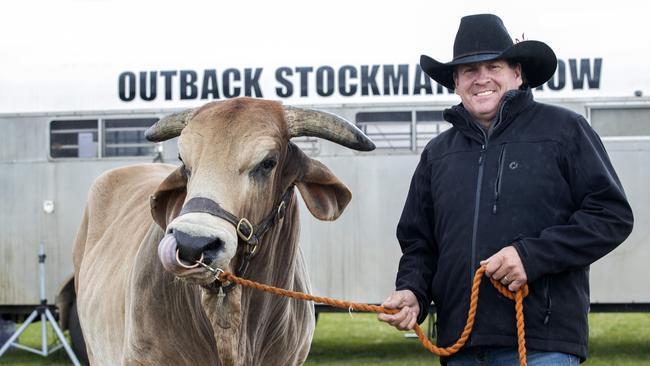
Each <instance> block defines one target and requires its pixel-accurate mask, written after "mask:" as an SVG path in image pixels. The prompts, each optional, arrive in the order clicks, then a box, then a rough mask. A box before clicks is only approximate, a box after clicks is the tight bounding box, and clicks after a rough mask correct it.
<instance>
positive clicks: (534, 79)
mask: <svg viewBox="0 0 650 366" xmlns="http://www.w3.org/2000/svg"><path fill="white" fill-rule="evenodd" d="M496 59H505V60H511V61H514V62H518V63H520V64H521V68H522V71H523V73H524V75H525V76H526V80H527V81H528V85H530V87H531V88H534V87H537V86H539V85H542V84H544V83H545V82H546V81H547V80H548V79H550V78H551V76H553V73H554V72H555V68H556V67H557V58H556V57H555V53H554V52H553V50H552V49H551V48H550V47H549V46H547V45H546V44H545V43H543V42H539V41H522V42H518V43H513V42H512V38H510V35H509V34H508V31H507V30H506V27H505V26H504V25H503V22H502V21H501V19H500V18H499V17H498V16H496V15H492V14H478V15H469V16H466V17H463V18H462V19H461V20H460V26H459V27H458V32H457V33H456V40H455V41H454V59H453V60H452V61H451V62H448V63H446V64H444V63H441V62H438V61H436V60H434V59H432V58H431V57H429V56H426V55H422V56H420V66H421V67H422V70H423V71H424V72H425V73H427V75H429V76H430V77H431V78H432V79H433V80H435V81H437V82H438V83H439V84H441V85H443V86H446V87H447V88H449V89H454V87H455V86H454V76H453V75H454V74H453V73H454V67H456V66H458V65H463V64H470V63H474V62H483V61H490V60H496Z"/></svg>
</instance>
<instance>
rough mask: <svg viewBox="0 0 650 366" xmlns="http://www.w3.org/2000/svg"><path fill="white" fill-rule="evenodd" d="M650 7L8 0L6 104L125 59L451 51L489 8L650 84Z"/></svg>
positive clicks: (413, 56) (0, 90)
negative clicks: (470, 17) (462, 26)
mask: <svg viewBox="0 0 650 366" xmlns="http://www.w3.org/2000/svg"><path fill="white" fill-rule="evenodd" d="M614 4H615V6H614ZM648 10H650V6H648V5H647V3H645V2H637V1H628V0H624V1H616V2H612V1H607V2H604V1H582V0H581V1H566V0H562V1H555V0H553V1H535V2H530V1H522V0H519V1H497V2H486V1H457V0H454V1H447V2H443V1H434V0H428V1H415V0H399V1H352V0H346V1H339V0H334V1H320V2H315V1H304V0H303V1H289V0H287V1H211V2H205V1H195V0H183V1H175V2H172V1H110V0H95V1H79V0H77V1H45V0H44V1H9V2H3V3H2V4H1V5H0V112H2V111H6V110H7V108H3V106H4V107H6V103H7V101H8V100H9V99H10V98H18V97H20V98H32V97H33V98H36V99H39V98H40V99H43V100H44V99H46V98H47V97H44V96H43V95H42V94H43V93H44V91H46V90H52V89H53V88H55V87H56V85H62V84H63V85H67V84H66V83H71V84H70V85H69V86H71V87H72V86H74V85H86V86H85V87H88V85H87V84H83V83H84V82H85V83H87V82H88V80H89V79H92V78H98V79H99V78H103V77H106V78H108V77H109V76H110V83H111V84H110V85H111V87H112V88H113V89H114V88H115V87H114V86H113V84H114V83H115V75H116V73H119V71H120V70H134V71H137V70H161V69H165V68H172V69H181V68H192V69H197V70H198V69H202V68H208V67H215V65H216V66H222V67H240V68H243V67H259V66H264V65H273V66H278V65H287V66H297V65H313V66H319V65H342V64H373V63H375V64H382V63H390V64H399V63H409V64H417V62H418V60H419V56H420V54H422V53H424V54H428V55H430V56H432V57H433V58H435V59H438V60H440V61H444V62H446V61H449V60H451V57H452V45H453V39H454V36H455V33H456V30H457V28H458V23H459V19H460V17H461V16H463V15H467V14H472V13H482V12H492V13H496V14H498V15H500V16H501V17H502V18H503V20H504V22H505V24H506V27H507V28H508V30H509V31H510V33H511V35H512V36H513V37H518V36H519V35H520V34H522V33H524V34H525V37H526V38H527V39H537V40H542V41H544V42H546V43H548V44H549V45H550V46H551V47H552V48H553V49H554V50H555V52H556V54H557V55H558V57H560V58H569V57H605V58H606V59H607V62H608V64H607V66H608V67H609V69H608V71H609V72H617V73H623V72H627V73H628V75H629V77H630V78H633V77H635V76H634V75H635V74H638V75H639V78H640V81H639V83H640V86H632V87H637V88H639V87H644V89H648V87H647V84H648V80H649V77H650V76H649V75H650V68H649V67H648V66H647V65H648V61H647V56H648V55H649V54H650V31H648V27H647V26H648V21H647V20H646V19H645V18H646V16H647V14H648ZM646 71H647V72H646ZM104 73H106V74H105V76H104ZM19 89H25V90H28V91H27V92H19V93H18V94H20V95H18V96H17V95H16V91H17V90H19ZM111 93H113V94H114V92H113V91H111ZM647 93H650V90H646V94H647ZM47 94H51V92H48V93H47ZM12 103H13V104H16V103H17V102H16V100H15V99H14V101H13V102H12Z"/></svg>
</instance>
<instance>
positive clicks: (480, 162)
mask: <svg viewBox="0 0 650 366" xmlns="http://www.w3.org/2000/svg"><path fill="white" fill-rule="evenodd" d="M505 105H506V104H505V103H501V108H499V116H498V118H497V120H496V121H494V122H493V123H495V125H494V129H493V130H492V132H494V130H496V128H498V126H499V125H500V124H501V118H502V117H503V108H504V107H505ZM472 123H473V126H474V127H475V128H477V129H478V130H479V131H480V132H481V134H482V136H483V144H482V145H481V154H480V155H479V158H478V177H477V178H476V199H475V201H474V225H473V228H472V255H471V257H470V260H471V263H470V266H469V280H470V281H472V279H473V278H474V264H475V263H476V237H477V235H478V217H479V208H480V206H481V185H482V184H483V169H484V164H483V163H484V161H485V152H486V151H487V147H488V136H487V135H486V133H485V130H483V128H481V127H480V126H477V122H474V121H472Z"/></svg>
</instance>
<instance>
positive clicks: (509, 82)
mask: <svg viewBox="0 0 650 366" xmlns="http://www.w3.org/2000/svg"><path fill="white" fill-rule="evenodd" d="M454 82H455V84H456V94H458V96H460V99H461V100H462V101H463V105H464V106H465V109H467V111H468V112H469V113H470V114H471V115H472V117H474V118H475V119H476V120H477V121H479V122H481V123H482V124H483V125H485V126H489V124H490V122H491V121H492V119H494V116H496V114H497V109H498V108H499V102H500V101H501V98H502V97H503V95H504V94H505V93H506V92H507V91H508V90H513V89H518V88H519V87H520V86H521V84H522V82H523V81H522V79H521V65H519V64H517V65H516V66H515V67H514V68H511V67H510V65H508V62H506V61H505V60H493V61H486V62H477V63H473V64H467V65H460V66H458V67H457V68H456V73H455V74H454Z"/></svg>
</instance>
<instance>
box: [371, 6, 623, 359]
mask: <svg viewBox="0 0 650 366" xmlns="http://www.w3.org/2000/svg"><path fill="white" fill-rule="evenodd" d="M420 65H421V67H422V69H423V70H424V71H425V72H426V73H427V74H428V75H429V76H430V77H431V78H433V79H434V80H435V81H437V82H438V83H440V84H441V85H444V86H446V87H447V88H450V89H455V92H456V94H458V95H459V96H460V98H461V101H462V103H461V104H459V105H456V106H454V107H452V108H451V109H447V110H446V111H445V112H444V118H445V120H447V121H449V122H450V123H452V125H453V127H452V128H451V129H449V130H448V131H446V132H444V133H442V134H440V135H439V136H438V137H436V138H435V139H433V140H432V141H430V142H429V144H428V145H427V147H426V148H425V149H424V151H423V152H422V156H421V160H420V163H419V165H418V167H417V168H416V170H415V173H414V175H413V179H412V182H411V187H410V190H409V194H408V197H407V199H406V203H405V206H404V211H403V212H402V216H401V219H400V222H399V224H398V227H397V238H398V240H399V242H400V246H401V248H402V253H403V255H402V258H401V260H400V263H399V270H398V273H397V280H396V291H395V292H394V293H393V294H391V296H390V297H389V298H388V299H387V300H386V301H385V302H384V304H383V305H384V306H385V307H387V308H393V309H399V310H400V311H399V313H397V314H395V315H386V314H381V315H379V319H380V320H382V321H385V322H388V323H389V324H391V325H393V326H395V327H397V328H398V329H411V328H413V326H414V325H415V322H416V321H417V322H422V321H424V319H425V317H426V315H427V310H428V308H429V304H430V303H431V301H433V303H434V304H435V306H436V311H437V327H438V329H437V330H438V331H437V334H438V337H437V343H438V345H439V346H443V347H448V346H450V345H452V344H453V343H455V341H456V340H457V339H458V337H459V336H460V334H461V332H462V329H463V327H464V325H465V320H466V317H467V310H468V308H469V296H470V288H471V283H472V278H473V275H474V272H475V271H476V269H477V268H478V267H479V266H480V265H482V264H484V265H486V266H487V268H486V275H487V276H491V277H493V278H494V279H496V280H498V281H501V283H503V284H504V285H506V286H507V287H508V289H509V290H511V291H517V290H518V289H519V288H521V287H522V286H523V285H524V284H528V285H529V288H530V295H529V296H528V297H527V298H526V299H525V300H524V315H525V322H526V328H525V329H526V346H527V349H528V364H529V365H531V366H534V365H536V364H537V365H541V364H544V365H551V364H552V365H574V364H577V363H578V362H579V360H585V359H586V357H587V337H588V325H587V313H588V311H589V284H588V277H589V265H590V264H591V263H593V262H594V261H596V260H597V259H599V258H601V257H602V256H604V255H605V254H607V253H608V252H610V251H611V250H612V249H614V248H615V247H616V246H617V245H619V244H620V243H621V242H623V240H625V238H626V237H627V236H628V235H629V234H630V232H631V230H632V223H633V218H632V212H631V209H630V206H629V205H628V203H627V200H626V198H625V194H624V192H623V188H622V187H621V183H620V182H619V180H618V177H617V176H616V173H615V172H614V169H613V168H612V165H611V163H610V161H609V158H608V156H607V153H606V152H605V149H604V147H603V145H602V143H601V141H600V139H599V138H598V136H597V135H596V133H595V132H594V131H593V130H592V129H591V127H590V126H589V124H588V123H587V121H586V120H585V119H584V118H583V117H582V116H580V115H577V114H575V113H573V112H571V111H568V110H565V109H562V108H559V107H555V106H550V105H545V104H541V103H537V102H535V101H534V100H533V95H532V92H531V88H534V87H537V86H539V85H541V84H543V83H544V82H546V81H547V80H548V79H549V78H550V77H551V76H552V75H553V73H554V72H555V68H556V65H557V59H556V57H555V54H554V53H553V51H552V50H551V49H550V48H549V47H548V46H547V45H546V44H544V43H542V42H538V41H522V42H519V43H517V44H513V42H512V39H511V38H510V36H509V35H508V32H507V30H506V29H505V27H504V25H503V23H502V21H501V19H499V18H498V17H497V16H495V15H489V14H481V15H472V16H467V17H464V18H462V20H461V23H460V27H459V29H458V33H457V35H456V40H455V43H454V59H453V61H451V62H448V63H441V62H438V61H436V60H434V59H432V58H430V57H427V56H425V55H423V56H422V57H421V59H420ZM515 324H516V323H515V311H514V305H513V302H512V301H511V300H509V299H507V298H505V297H504V296H503V295H501V294H499V293H498V292H497V291H496V290H495V289H494V288H493V286H492V284H490V283H489V281H483V282H482V284H481V288H480V296H479V301H478V308H477V313H476V318H475V324H474V329H473V332H472V334H471V337H470V338H469V340H468V342H467V344H466V345H465V347H463V349H461V351H460V352H459V353H457V354H456V355H453V356H450V357H448V358H442V359H441V362H442V363H443V364H448V365H485V364H498V365H510V364H512V365H518V364H519V363H518V357H517V350H516V346H517V338H516V326H515Z"/></svg>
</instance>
